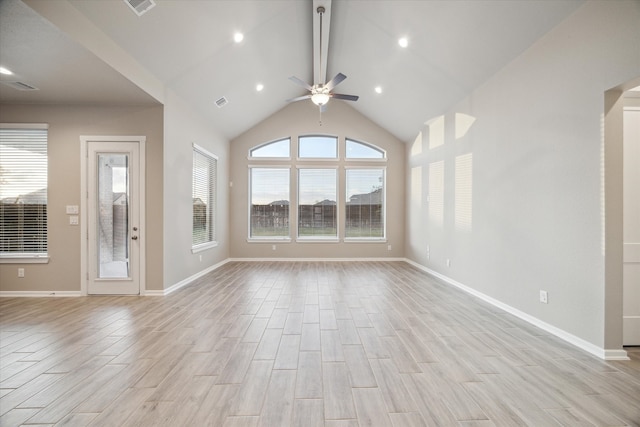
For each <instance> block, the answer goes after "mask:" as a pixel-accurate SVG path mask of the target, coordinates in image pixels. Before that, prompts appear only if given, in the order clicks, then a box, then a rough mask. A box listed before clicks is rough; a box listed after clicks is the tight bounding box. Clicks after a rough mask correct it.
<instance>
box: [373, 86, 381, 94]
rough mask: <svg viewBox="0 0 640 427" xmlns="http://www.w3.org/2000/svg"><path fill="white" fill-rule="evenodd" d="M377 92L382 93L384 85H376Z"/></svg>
mask: <svg viewBox="0 0 640 427" xmlns="http://www.w3.org/2000/svg"><path fill="white" fill-rule="evenodd" d="M374 90H375V91H376V93H382V87H380V86H376V87H375V89H374Z"/></svg>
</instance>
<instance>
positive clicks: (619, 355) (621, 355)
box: [601, 349, 631, 360]
mask: <svg viewBox="0 0 640 427" xmlns="http://www.w3.org/2000/svg"><path fill="white" fill-rule="evenodd" d="M602 351H603V356H602V357H601V358H602V359H604V360H631V359H629V356H628V355H627V352H626V351H625V350H607V349H603V350H602Z"/></svg>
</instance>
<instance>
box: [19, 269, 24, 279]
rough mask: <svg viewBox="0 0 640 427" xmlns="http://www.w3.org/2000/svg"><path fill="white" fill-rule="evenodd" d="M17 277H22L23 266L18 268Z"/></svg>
mask: <svg viewBox="0 0 640 427" xmlns="http://www.w3.org/2000/svg"><path fill="white" fill-rule="evenodd" d="M18 277H24V268H19V269H18Z"/></svg>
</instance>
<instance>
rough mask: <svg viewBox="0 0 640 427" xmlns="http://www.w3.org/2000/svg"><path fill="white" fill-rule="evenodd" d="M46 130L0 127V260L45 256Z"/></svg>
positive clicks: (42, 127)
mask: <svg viewBox="0 0 640 427" xmlns="http://www.w3.org/2000/svg"><path fill="white" fill-rule="evenodd" d="M47 136H48V131H47V126H46V125H22V124H20V125H9V124H2V125H0V257H2V256H5V257H6V256H10V257H15V256H25V257H33V256H41V255H46V254H47V185H48V184H47Z"/></svg>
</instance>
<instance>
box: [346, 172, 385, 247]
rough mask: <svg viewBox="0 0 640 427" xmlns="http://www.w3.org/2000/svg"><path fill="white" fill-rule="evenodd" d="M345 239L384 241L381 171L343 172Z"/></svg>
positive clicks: (382, 179) (382, 177) (382, 180)
mask: <svg viewBox="0 0 640 427" xmlns="http://www.w3.org/2000/svg"><path fill="white" fill-rule="evenodd" d="M346 181H347V182H346V195H347V200H346V222H345V237H346V238H347V239H384V237H385V233H384V229H385V227H384V206H385V204H384V169H347V171H346Z"/></svg>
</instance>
